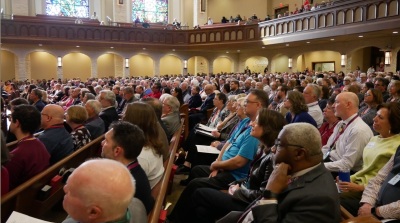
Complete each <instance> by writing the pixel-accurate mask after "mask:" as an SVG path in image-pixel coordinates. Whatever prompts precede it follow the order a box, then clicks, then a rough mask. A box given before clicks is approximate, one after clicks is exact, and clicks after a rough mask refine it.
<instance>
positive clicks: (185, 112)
mask: <svg viewBox="0 0 400 223" xmlns="http://www.w3.org/2000/svg"><path fill="white" fill-rule="evenodd" d="M179 113H181V118H182V114H183V115H184V116H183V119H184V122H183V141H185V140H186V138H187V137H188V135H189V105H188V104H183V105H182V106H181V107H180V108H179Z"/></svg>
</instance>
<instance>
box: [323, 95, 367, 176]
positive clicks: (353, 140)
mask: <svg viewBox="0 0 400 223" xmlns="http://www.w3.org/2000/svg"><path fill="white" fill-rule="evenodd" d="M358 104H359V102H358V97H357V95H356V94H354V93H352V92H343V93H340V94H339V95H338V96H336V99H335V104H334V108H335V116H337V117H339V118H341V119H342V121H340V122H339V123H338V124H337V125H336V126H335V129H334V130H333V134H332V135H331V136H330V137H329V140H328V142H327V144H326V145H325V146H323V147H322V152H323V153H324V161H325V167H326V168H327V169H328V170H329V171H331V172H339V171H340V170H350V171H351V172H352V173H355V172H357V171H359V170H360V169H361V167H362V154H363V151H364V148H365V146H366V145H367V143H368V142H369V140H370V139H371V138H372V136H373V133H372V131H371V128H370V127H369V126H368V125H367V124H365V122H364V121H363V120H362V119H361V118H360V117H359V116H358V115H357V112H358Z"/></svg>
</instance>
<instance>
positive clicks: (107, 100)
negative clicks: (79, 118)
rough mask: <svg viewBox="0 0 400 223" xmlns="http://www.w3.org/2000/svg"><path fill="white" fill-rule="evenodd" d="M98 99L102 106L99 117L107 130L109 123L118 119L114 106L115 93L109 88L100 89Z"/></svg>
mask: <svg viewBox="0 0 400 223" xmlns="http://www.w3.org/2000/svg"><path fill="white" fill-rule="evenodd" d="M98 100H99V102H100V104H101V107H102V111H101V112H100V114H99V117H100V118H101V119H103V121H104V126H105V130H106V131H107V130H108V127H109V126H110V124H111V123H112V122H113V121H117V120H118V119H119V117H118V113H117V109H116V108H115V94H114V92H112V91H110V90H102V91H100V94H99V98H98Z"/></svg>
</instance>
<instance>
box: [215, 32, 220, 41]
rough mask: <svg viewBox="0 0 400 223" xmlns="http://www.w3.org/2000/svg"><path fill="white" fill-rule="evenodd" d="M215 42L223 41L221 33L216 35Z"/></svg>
mask: <svg viewBox="0 0 400 223" xmlns="http://www.w3.org/2000/svg"><path fill="white" fill-rule="evenodd" d="M215 41H221V33H220V32H217V33H216V34H215Z"/></svg>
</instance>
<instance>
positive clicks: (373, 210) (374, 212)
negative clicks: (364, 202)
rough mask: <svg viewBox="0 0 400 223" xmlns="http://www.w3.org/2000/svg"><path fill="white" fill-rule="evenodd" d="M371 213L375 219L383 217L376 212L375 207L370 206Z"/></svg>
mask: <svg viewBox="0 0 400 223" xmlns="http://www.w3.org/2000/svg"><path fill="white" fill-rule="evenodd" d="M371 214H372V215H373V216H374V217H375V218H377V219H383V218H381V217H379V216H378V215H377V214H376V207H373V208H371Z"/></svg>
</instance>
